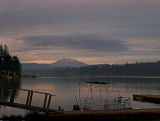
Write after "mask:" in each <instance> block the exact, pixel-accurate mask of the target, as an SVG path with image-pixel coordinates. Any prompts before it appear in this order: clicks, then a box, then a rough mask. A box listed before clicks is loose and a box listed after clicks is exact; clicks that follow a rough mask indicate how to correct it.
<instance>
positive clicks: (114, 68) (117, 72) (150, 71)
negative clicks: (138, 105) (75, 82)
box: [26, 61, 160, 76]
mask: <svg viewBox="0 0 160 121" xmlns="http://www.w3.org/2000/svg"><path fill="white" fill-rule="evenodd" d="M26 72H27V73H32V74H35V75H39V76H74V75H82V76H84V75H86V76H88V75H90V76H160V61H157V62H146V63H144V62H139V63H138V62H136V63H132V64H128V63H126V64H115V65H109V64H101V65H90V66H85V67H80V68H72V67H66V68H53V69H47V70H37V71H36V70H28V71H26Z"/></svg>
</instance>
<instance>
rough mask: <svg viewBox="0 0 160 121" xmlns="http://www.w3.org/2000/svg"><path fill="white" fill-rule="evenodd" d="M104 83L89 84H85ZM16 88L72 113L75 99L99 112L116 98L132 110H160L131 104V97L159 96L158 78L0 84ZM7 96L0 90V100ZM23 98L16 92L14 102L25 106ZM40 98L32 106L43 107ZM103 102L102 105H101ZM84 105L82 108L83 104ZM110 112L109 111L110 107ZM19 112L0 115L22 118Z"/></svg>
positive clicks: (0, 110) (1, 110) (9, 110)
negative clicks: (127, 100) (46, 97)
mask: <svg viewBox="0 0 160 121" xmlns="http://www.w3.org/2000/svg"><path fill="white" fill-rule="evenodd" d="M92 81H94V82H104V83H105V84H90V83H85V82H92ZM0 83H3V84H9V85H12V86H15V87H18V88H23V89H31V90H35V91H42V92H47V93H51V94H53V95H56V96H55V97H52V100H51V105H50V108H54V109H58V107H59V106H60V107H62V108H63V109H64V110H72V107H73V105H75V104H76V99H77V101H78V103H79V104H82V106H84V105H85V104H86V105H89V104H90V105H92V106H93V107H94V108H95V109H103V106H104V105H103V104H107V105H113V102H114V101H113V100H114V99H116V98H117V97H119V96H122V97H125V98H130V106H131V107H132V108H160V104H153V103H147V102H139V101H133V100H132V95H133V94H160V78H148V77H145V78H144V77H142V78H139V77H134V78H133V77H41V78H40V77H39V78H35V79H22V80H16V81H12V80H6V81H4V80H3V81H0ZM9 95H10V92H9V91H8V90H4V89H3V88H0V97H1V99H2V98H5V99H6V100H7V98H8V97H9ZM26 98H27V94H26V93H24V92H23V91H18V92H17V94H16V99H15V102H19V103H22V104H25V100H26ZM43 101H44V95H40V94H34V96H33V100H32V105H34V106H43ZM102 102H103V103H102ZM84 103H85V104H84ZM112 108H113V107H112ZM26 112H27V111H25V110H22V109H16V108H10V107H5V106H0V115H11V114H16V115H19V114H21V115H24V114H25V113H26Z"/></svg>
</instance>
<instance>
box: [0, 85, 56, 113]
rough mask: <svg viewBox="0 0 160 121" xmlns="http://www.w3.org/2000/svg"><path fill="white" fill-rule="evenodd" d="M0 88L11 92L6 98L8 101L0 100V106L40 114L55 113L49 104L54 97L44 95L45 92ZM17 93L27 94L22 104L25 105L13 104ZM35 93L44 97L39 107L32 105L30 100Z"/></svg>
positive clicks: (7, 86) (11, 87) (7, 87)
mask: <svg viewBox="0 0 160 121" xmlns="http://www.w3.org/2000/svg"><path fill="white" fill-rule="evenodd" d="M0 87H1V88H4V89H9V90H10V92H11V94H10V95H9V97H8V101H6V100H3V99H2V100H0V105H5V106H10V107H15V108H21V109H26V110H32V111H40V112H54V111H55V110H54V109H50V103H51V99H52V97H53V96H56V95H52V94H50V93H45V92H40V91H34V90H29V89H21V88H16V87H13V86H9V85H4V84H0ZM17 91H24V92H27V97H26V100H25V102H24V103H25V104H21V103H16V102H15V97H16V92H17ZM35 93H38V94H42V95H44V101H43V105H42V106H41V107H37V106H33V105H32V99H33V96H34V94H35Z"/></svg>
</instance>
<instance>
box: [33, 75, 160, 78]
mask: <svg viewBox="0 0 160 121" xmlns="http://www.w3.org/2000/svg"><path fill="white" fill-rule="evenodd" d="M36 77H37V78H58V77H59V78H66V77H67V78H69V77H71V78H73V77H74V78H76V77H85V78H86V77H88V78H91V77H108V78H160V76H90V75H88V76H87V75H68V76H66V75H65V76H36Z"/></svg>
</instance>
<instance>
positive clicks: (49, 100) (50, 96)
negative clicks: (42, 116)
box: [47, 95, 52, 109]
mask: <svg viewBox="0 0 160 121" xmlns="http://www.w3.org/2000/svg"><path fill="white" fill-rule="evenodd" d="M51 98H52V95H49V99H48V104H47V109H49V106H50V103H51Z"/></svg>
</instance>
